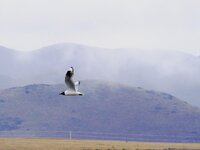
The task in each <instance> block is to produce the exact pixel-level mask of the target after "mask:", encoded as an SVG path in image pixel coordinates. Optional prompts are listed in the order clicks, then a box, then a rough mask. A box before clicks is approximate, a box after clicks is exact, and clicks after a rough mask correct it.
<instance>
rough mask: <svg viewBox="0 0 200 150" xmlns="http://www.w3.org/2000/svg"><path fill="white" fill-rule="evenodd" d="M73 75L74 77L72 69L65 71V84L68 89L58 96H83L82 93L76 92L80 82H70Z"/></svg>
mask: <svg viewBox="0 0 200 150" xmlns="http://www.w3.org/2000/svg"><path fill="white" fill-rule="evenodd" d="M73 75H74V68H73V67H70V68H69V69H68V70H67V73H66V75H65V83H66V85H67V87H68V89H67V90H66V91H64V92H62V93H60V95H65V96H82V95H83V93H81V92H79V91H78V86H79V85H80V81H77V82H74V81H73V80H72V77H73Z"/></svg>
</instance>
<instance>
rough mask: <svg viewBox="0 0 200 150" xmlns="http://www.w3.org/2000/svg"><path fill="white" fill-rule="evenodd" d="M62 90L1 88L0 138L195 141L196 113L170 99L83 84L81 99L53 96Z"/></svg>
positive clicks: (199, 120) (199, 117) (199, 112)
mask: <svg viewBox="0 0 200 150" xmlns="http://www.w3.org/2000/svg"><path fill="white" fill-rule="evenodd" d="M64 89H65V86H64V85H28V86H25V87H16V88H10V89H6V90H1V91H0V108H1V109H0V116H1V117H0V120H1V122H0V130H1V132H0V134H1V136H11V137H12V136H36V137H37V136H47V137H52V136H53V137H66V132H67V131H73V132H78V131H79V132H87V133H88V132H89V133H110V134H116V135H121V137H122V138H123V139H124V138H125V137H124V136H125V135H126V138H128V139H131V140H143V141H145V140H146V141H190V142H193V141H200V138H199V137H200V109H199V108H195V107H192V106H191V105H189V104H187V103H186V102H183V101H180V100H178V99H177V98H175V97H173V96H172V95H169V94H166V93H162V92H156V91H150V90H145V89H142V88H133V87H128V86H125V85H120V84H116V83H107V82H100V81H84V82H82V84H81V89H80V90H81V91H83V92H84V93H85V96H82V97H65V96H60V95H58V93H59V92H61V91H63V90H64ZM2 131H3V132H2ZM43 131H45V132H43ZM59 131H60V132H59ZM77 136H78V135H77ZM83 138H84V137H83ZM113 138H114V137H113ZM118 138H119V137H118ZM111 139H112V138H111Z"/></svg>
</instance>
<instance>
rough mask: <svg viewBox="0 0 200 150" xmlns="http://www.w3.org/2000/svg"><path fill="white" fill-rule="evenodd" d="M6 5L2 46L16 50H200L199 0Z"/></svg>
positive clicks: (1, 12)
mask: <svg viewBox="0 0 200 150" xmlns="http://www.w3.org/2000/svg"><path fill="white" fill-rule="evenodd" d="M0 4H1V5H0V19H1V30H0V35H1V36H0V45H1V46H5V47H8V48H12V49H16V50H21V51H31V50H35V49H38V48H41V47H44V46H48V45H52V44H56V43H66V42H67V43H77V44H83V45H88V46H94V47H103V48H112V49H114V48H141V49H170V50H179V51H184V52H188V53H193V54H194V53H199V51H200V44H199V39H200V26H199V24H200V21H199V19H198V18H199V14H200V10H199V7H200V1H198V0H192V1H189V0H173V1H172V0H162V1H160V0H151V1H146V0H140V1H137V0H135V1H132V0H125V1H122V0H119V1H114V0H110V1H100V0H96V1H93V0H85V1H81V0H73V1H72V0H67V1H66V0H58V1H55V0H52V1H47V0H41V1H39V0H35V1H26V0H18V1H13V0H1V1H0ZM105 4H106V5H105Z"/></svg>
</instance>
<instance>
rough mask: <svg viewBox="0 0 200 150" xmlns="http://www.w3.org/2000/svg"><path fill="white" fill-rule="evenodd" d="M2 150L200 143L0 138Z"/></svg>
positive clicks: (139, 148)
mask: <svg viewBox="0 0 200 150" xmlns="http://www.w3.org/2000/svg"><path fill="white" fill-rule="evenodd" d="M0 150H200V143H198V144H197V143H196V144H195V143H153V142H152V143H147V142H123V141H95V140H66V139H44V138H39V139H34V138H26V139H20V138H0Z"/></svg>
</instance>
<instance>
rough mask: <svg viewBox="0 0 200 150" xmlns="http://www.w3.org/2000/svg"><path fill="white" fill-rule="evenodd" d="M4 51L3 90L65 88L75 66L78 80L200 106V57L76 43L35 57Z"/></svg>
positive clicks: (39, 52)
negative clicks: (45, 86) (36, 86)
mask: <svg viewBox="0 0 200 150" xmlns="http://www.w3.org/2000/svg"><path fill="white" fill-rule="evenodd" d="M3 49H4V48H1V49H0V50H1V51H0V53H1V55H0V65H1V80H2V81H1V83H2V84H1V88H7V87H11V86H20V85H26V84H35V83H47V84H57V83H64V76H65V73H66V69H67V68H68V67H70V66H73V67H74V68H75V76H74V78H75V79H80V80H104V81H110V82H111V81H112V82H117V83H121V84H125V85H129V86H134V87H142V88H145V89H150V90H157V91H163V92H167V93H170V94H173V95H174V96H177V97H178V98H180V99H182V100H185V101H187V102H189V103H191V104H193V105H196V106H200V102H199V97H200V93H199V89H200V80H199V75H200V69H199V68H200V58H199V57H198V56H194V55H191V54H188V53H184V52H180V51H169V50H168V51H164V50H162V51H161V50H148V49H104V48H96V47H89V46H83V45H77V44H70V43H63V44H57V45H52V46H49V47H44V48H42V49H38V50H35V51H32V52H29V53H25V52H19V51H13V50H8V49H6V50H5V49H4V51H3ZM3 58H6V59H3Z"/></svg>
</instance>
